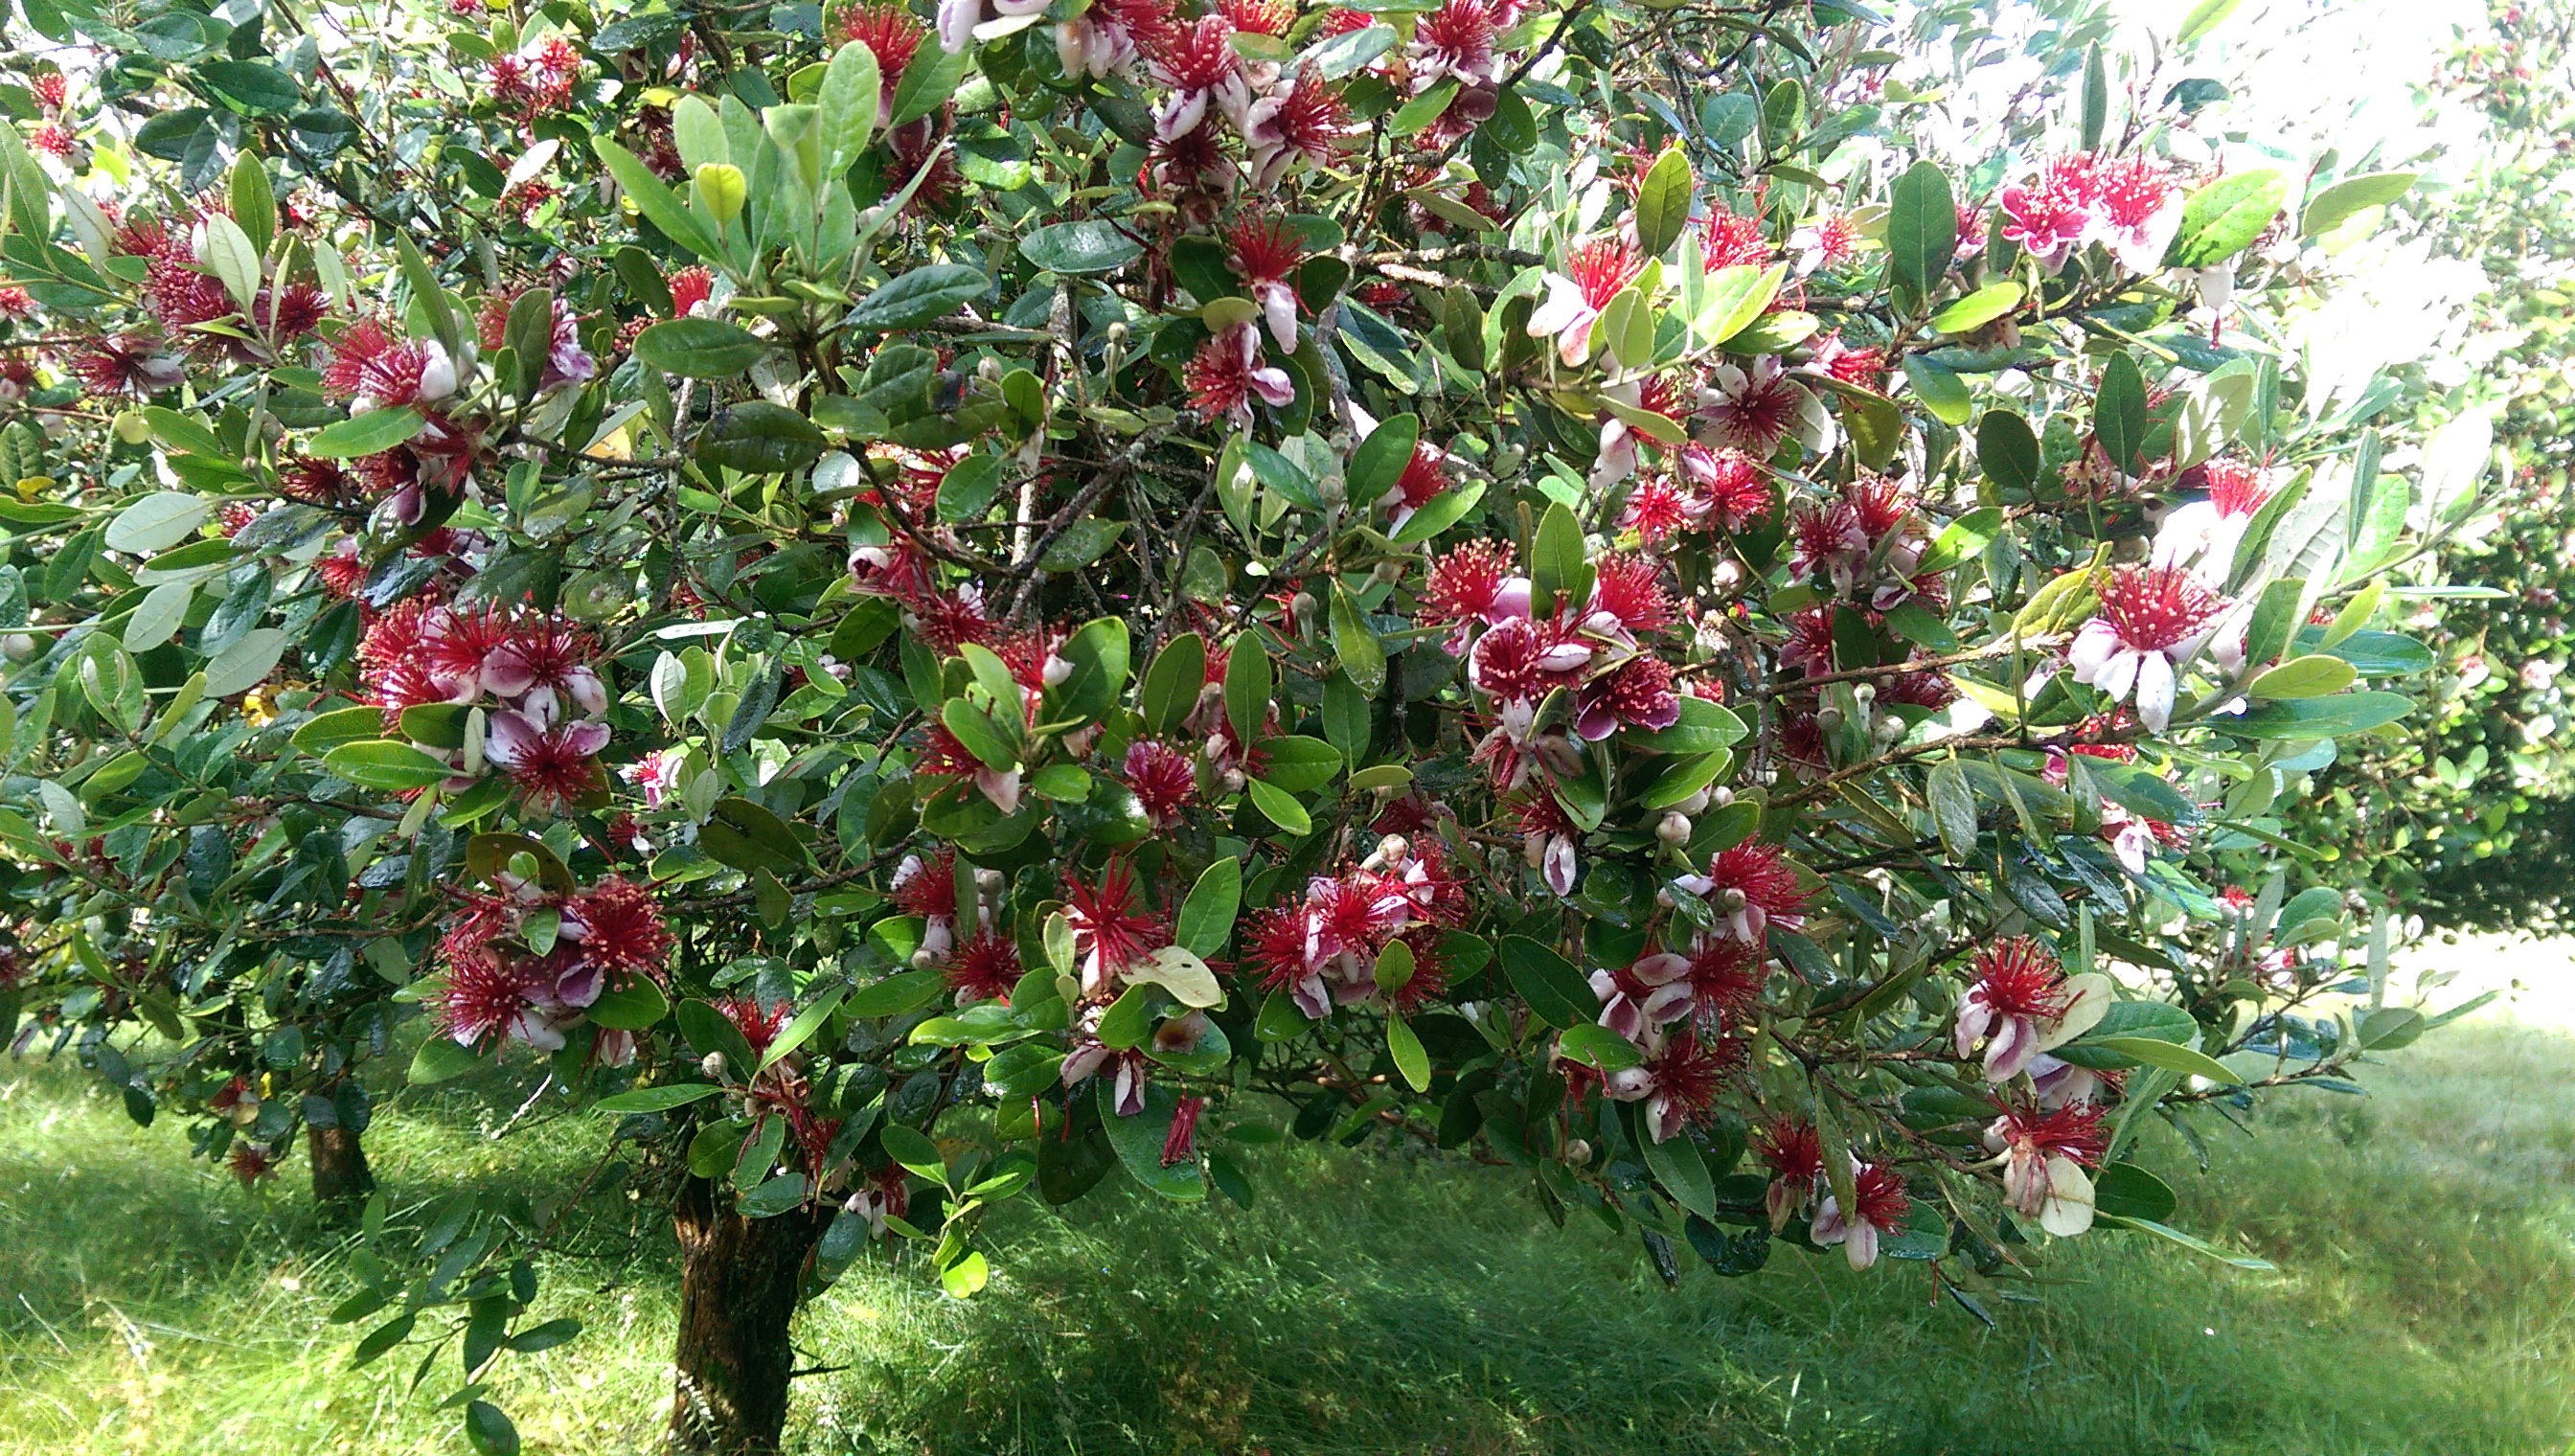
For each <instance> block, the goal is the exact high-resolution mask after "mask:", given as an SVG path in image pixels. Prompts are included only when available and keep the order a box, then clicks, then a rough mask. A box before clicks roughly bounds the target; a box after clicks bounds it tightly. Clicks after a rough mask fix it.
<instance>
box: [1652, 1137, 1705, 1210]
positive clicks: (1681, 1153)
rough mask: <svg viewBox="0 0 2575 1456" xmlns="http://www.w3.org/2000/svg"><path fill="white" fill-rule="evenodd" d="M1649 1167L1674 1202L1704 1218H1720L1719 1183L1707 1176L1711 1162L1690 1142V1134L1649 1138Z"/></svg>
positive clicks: (1656, 1180)
mask: <svg viewBox="0 0 2575 1456" xmlns="http://www.w3.org/2000/svg"><path fill="white" fill-rule="evenodd" d="M1645 1166H1646V1167H1648V1168H1650V1169H1652V1170H1653V1174H1654V1181H1655V1182H1657V1183H1660V1184H1662V1185H1663V1191H1664V1192H1666V1193H1669V1194H1671V1195H1672V1201H1673V1202H1675V1203H1678V1204H1679V1205H1680V1206H1682V1207H1683V1208H1686V1209H1688V1210H1689V1211H1690V1212H1692V1213H1695V1214H1697V1215H1698V1216H1699V1217H1701V1218H1714V1217H1716V1180H1715V1179H1713V1178H1711V1177H1709V1176H1708V1175H1707V1162H1706V1160H1705V1159H1703V1158H1701V1157H1700V1156H1699V1155H1698V1149H1697V1148H1696V1147H1695V1146H1693V1145H1692V1144H1691V1143H1690V1140H1689V1134H1688V1133H1686V1132H1683V1133H1676V1134H1674V1135H1673V1136H1671V1137H1669V1138H1666V1139H1664V1140H1663V1141H1661V1142H1656V1141H1654V1140H1653V1139H1652V1138H1650V1137H1649V1138H1647V1139H1645Z"/></svg>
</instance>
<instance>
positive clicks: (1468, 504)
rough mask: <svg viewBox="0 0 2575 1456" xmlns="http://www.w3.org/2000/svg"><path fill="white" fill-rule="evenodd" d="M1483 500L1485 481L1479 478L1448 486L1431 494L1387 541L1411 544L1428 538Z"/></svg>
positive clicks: (1457, 520) (1441, 530)
mask: <svg viewBox="0 0 2575 1456" xmlns="http://www.w3.org/2000/svg"><path fill="white" fill-rule="evenodd" d="M1483 499H1484V483H1483V482H1481V481H1469V482H1467V483H1466V484H1464V485H1462V486H1451V487H1449V488H1448V489H1447V490H1444V491H1442V492H1440V493H1439V494H1438V495H1436V496H1433V497H1431V498H1430V503H1429V504H1428V505H1426V506H1423V507H1422V508H1421V509H1420V510H1418V511H1415V512H1413V513H1412V515H1411V516H1410V517H1409V518H1407V519H1406V520H1405V521H1404V523H1403V525H1401V526H1400V527H1397V528H1396V529H1395V533H1394V535H1393V536H1391V537H1388V538H1387V540H1389V541H1391V542H1392V543H1393V544H1394V545H1396V546H1410V545H1412V544H1413V543H1414V542H1419V541H1428V540H1430V539H1431V538H1432V537H1434V536H1437V535H1438V534H1439V533H1440V532H1443V531H1445V530H1447V529H1448V528H1449V527H1451V526H1454V525H1456V524H1457V523H1458V522H1459V521H1461V520H1463V519H1465V516H1466V513H1467V512H1469V511H1472V510H1474V509H1475V507H1476V506H1477V505H1478V504H1479V503H1481V502H1482V501H1483Z"/></svg>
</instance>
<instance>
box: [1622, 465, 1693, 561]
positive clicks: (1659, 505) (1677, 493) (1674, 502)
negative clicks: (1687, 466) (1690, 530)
mask: <svg viewBox="0 0 2575 1456" xmlns="http://www.w3.org/2000/svg"><path fill="white" fill-rule="evenodd" d="M1690 505H1691V502H1690V499H1689V497H1688V496H1687V495H1686V494H1684V493H1683V492H1682V491H1681V488H1680V487H1679V485H1677V484H1676V483H1674V482H1673V481H1672V479H1671V478H1670V477H1668V476H1648V477H1646V478H1645V479H1644V480H1641V481H1639V482H1637V483H1636V489H1635V490H1634V492H1632V493H1631V494H1629V496H1628V497H1627V507H1626V511H1625V512H1624V514H1622V515H1621V516H1620V517H1619V518H1618V524H1619V525H1621V526H1624V527H1627V528H1629V529H1631V530H1633V531H1634V532H1635V533H1636V536H1637V538H1638V539H1639V540H1641V541H1643V542H1644V543H1645V545H1647V546H1659V545H1661V544H1662V543H1663V542H1664V541H1665V540H1667V539H1668V538H1670V537H1671V536H1672V535H1673V534H1674V533H1676V532H1678V531H1679V530H1680V529H1681V528H1682V527H1684V526H1687V525H1688V524H1689V520H1690Z"/></svg>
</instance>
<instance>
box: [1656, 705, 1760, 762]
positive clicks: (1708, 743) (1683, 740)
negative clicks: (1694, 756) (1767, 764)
mask: <svg viewBox="0 0 2575 1456" xmlns="http://www.w3.org/2000/svg"><path fill="white" fill-rule="evenodd" d="M1680 707H1681V716H1680V718H1679V719H1678V720H1677V721H1676V722H1674V723H1673V724H1672V726H1671V727H1670V728H1660V729H1657V730H1656V731H1653V732H1650V733H1637V732H1634V731H1632V730H1630V732H1629V733H1628V736H1627V739H1626V740H1627V741H1628V742H1631V743H1634V744H1636V745H1637V746H1638V747H1644V748H1651V749H1653V750H1654V751H1655V752H1658V753H1711V752H1714V751H1715V750H1717V749H1718V748H1724V747H1731V746H1733V745H1734V744H1735V743H1738V742H1741V741H1742V740H1743V735H1744V734H1745V733H1746V732H1748V731H1750V729H1748V728H1744V726H1743V720H1742V719H1740V718H1737V717H1735V715H1734V710H1732V709H1730V708H1727V707H1726V706H1725V705H1724V704H1722V703H1710V702H1708V701H1707V700H1706V699H1704V698H1696V697H1684V698H1682V699H1681V705H1680Z"/></svg>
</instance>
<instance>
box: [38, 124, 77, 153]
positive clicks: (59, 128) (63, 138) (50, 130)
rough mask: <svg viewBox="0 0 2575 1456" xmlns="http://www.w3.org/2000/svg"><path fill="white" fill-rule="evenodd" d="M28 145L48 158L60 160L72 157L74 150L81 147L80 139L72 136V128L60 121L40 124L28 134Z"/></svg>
mask: <svg viewBox="0 0 2575 1456" xmlns="http://www.w3.org/2000/svg"><path fill="white" fill-rule="evenodd" d="M27 145H28V146H30V147H32V148H34V149H35V150H37V151H39V152H42V153H44V154H45V155H46V156H48V157H54V158H58V159H59V158H63V157H68V156H70V155H71V154H72V148H74V147H76V146H78V145H80V139H79V138H78V137H75V136H73V135H72V129H71V128H70V127H67V126H65V125H63V124H62V123H61V122H58V121H49V122H44V123H41V124H39V125H38V126H37V128H36V129H35V130H34V131H32V132H29V133H28V134H27Z"/></svg>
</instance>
